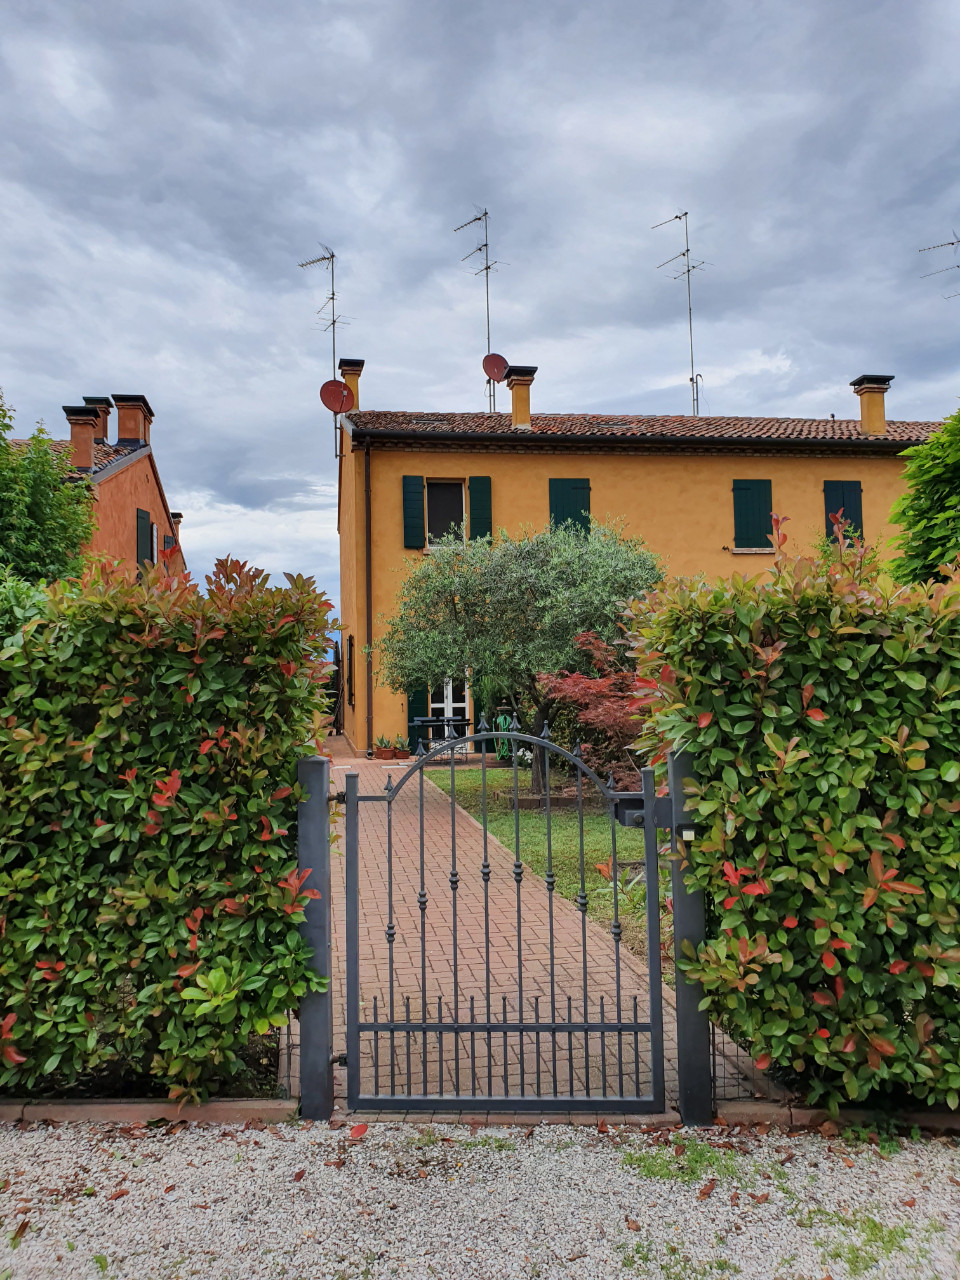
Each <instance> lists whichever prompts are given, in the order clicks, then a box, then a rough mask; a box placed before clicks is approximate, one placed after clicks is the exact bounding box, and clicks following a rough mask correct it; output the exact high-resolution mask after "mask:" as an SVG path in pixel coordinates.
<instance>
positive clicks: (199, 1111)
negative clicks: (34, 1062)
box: [0, 1098, 299, 1124]
mask: <svg viewBox="0 0 960 1280" xmlns="http://www.w3.org/2000/svg"><path fill="white" fill-rule="evenodd" d="M298 1115H299V1103H298V1102H297V1100H296V1099H295V1098H220V1099H217V1100H215V1101H213V1102H201V1103H199V1104H194V1105H193V1106H189V1105H188V1106H184V1107H179V1106H178V1105H177V1103H176V1102H168V1101H166V1100H165V1099H163V1098H129V1099H128V1098H89V1099H88V1098H77V1099H64V1098H55V1099H51V1100H50V1101H49V1102H42V1101H35V1100H34V1099H32V1098H25V1099H22V1100H20V1099H11V1100H10V1101H6V1102H0V1123H6V1124H17V1123H19V1122H21V1121H22V1122H24V1123H27V1124H30V1123H32V1122H35V1121H48V1120H55V1121H57V1122H58V1123H63V1122H67V1123H71V1122H75V1121H80V1122H83V1123H91V1122H96V1123H103V1122H104V1121H107V1122H109V1123H114V1124H147V1123H149V1122H150V1121H151V1120H167V1121H171V1122H176V1121H178V1120H179V1121H184V1122H187V1123H191V1122H192V1123H195V1124H244V1123H246V1121H248V1120H262V1121H264V1122H265V1123H268V1124H279V1123H282V1122H283V1121H287V1120H296V1119H297V1117H298Z"/></svg>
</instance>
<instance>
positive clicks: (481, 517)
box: [467, 476, 493, 540]
mask: <svg viewBox="0 0 960 1280" xmlns="http://www.w3.org/2000/svg"><path fill="white" fill-rule="evenodd" d="M467 495H468V497H469V500H470V538H471V540H472V539H473V538H487V537H489V536H490V535H491V534H492V533H493V500H492V497H491V489H490V477H489V476H470V478H469V479H468V480H467Z"/></svg>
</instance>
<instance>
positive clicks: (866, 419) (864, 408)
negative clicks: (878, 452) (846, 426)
mask: <svg viewBox="0 0 960 1280" xmlns="http://www.w3.org/2000/svg"><path fill="white" fill-rule="evenodd" d="M893 379H894V374H892V373H861V375H860V377H859V378H854V380H853V381H852V382H851V383H850V385H851V387H853V389H854V392H855V393H856V394H857V395H858V396H859V397H860V430H861V431H862V432H863V434H864V435H865V436H883V435H886V433H887V412H886V408H885V407H884V396H885V395H886V391H887V388H888V387H889V386H890V383H891V382H892V381H893Z"/></svg>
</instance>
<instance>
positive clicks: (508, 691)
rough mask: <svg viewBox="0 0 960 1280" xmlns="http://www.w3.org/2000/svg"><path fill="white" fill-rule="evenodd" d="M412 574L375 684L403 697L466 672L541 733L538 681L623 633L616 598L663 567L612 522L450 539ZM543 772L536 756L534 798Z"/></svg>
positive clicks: (585, 660)
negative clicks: (584, 644)
mask: <svg viewBox="0 0 960 1280" xmlns="http://www.w3.org/2000/svg"><path fill="white" fill-rule="evenodd" d="M408 564H409V572H408V574H407V576H406V577H405V578H404V581H403V583H402V585H401V587H400V590H399V593H398V595H397V601H396V607H395V609H394V612H393V614H392V616H390V617H389V618H387V619H384V620H381V621H382V623H383V633H382V638H381V639H380V641H379V642H378V643H377V645H376V651H377V654H378V657H379V671H380V679H381V681H382V682H383V683H385V684H387V685H389V686H390V687H391V688H392V689H395V690H397V691H398V692H400V691H404V690H410V689H414V688H417V687H419V686H421V685H427V686H428V687H429V686H434V687H436V686H437V685H439V684H442V683H443V681H444V680H447V679H462V678H463V675H464V672H465V671H467V672H469V675H470V681H471V683H472V685H473V687H474V688H475V689H476V688H479V687H483V688H484V690H485V691H487V694H488V697H489V696H490V694H493V695H495V696H496V697H499V698H504V699H506V700H509V701H510V702H512V704H513V705H514V707H515V708H519V707H520V706H521V705H523V706H525V707H527V708H529V709H530V711H531V717H530V718H531V723H530V731H531V732H532V733H534V734H537V735H539V734H540V733H542V732H543V727H544V724H545V723H546V722H547V719H548V717H549V715H550V711H551V706H552V699H551V697H550V695H549V694H548V692H547V691H546V689H545V688H544V686H543V684H542V682H541V679H540V677H541V675H543V674H547V673H555V672H559V671H588V670H589V669H590V664H589V657H588V655H587V654H585V652H584V650H583V649H582V648H581V647H579V646H578V645H577V644H576V638H577V636H579V635H581V634H582V633H583V632H585V631H592V632H594V633H596V634H597V635H598V636H600V637H601V638H602V639H603V640H605V641H607V642H608V643H612V642H613V641H615V640H616V639H617V638H618V637H619V636H620V634H621V629H620V617H621V601H624V600H629V599H631V598H632V597H634V596H635V595H637V594H638V593H639V592H642V591H644V590H645V589H646V588H647V587H650V586H652V585H653V584H654V583H655V582H658V581H659V580H660V578H661V577H662V573H661V569H660V564H659V561H658V560H657V558H656V556H655V555H653V553H652V552H650V551H649V550H648V549H647V547H646V546H645V545H644V543H643V542H641V541H640V540H639V539H637V538H629V537H627V536H626V535H625V534H624V532H623V530H622V527H620V526H618V525H601V524H596V523H595V524H593V525H592V526H591V528H590V531H589V533H584V532H583V531H582V530H581V529H580V528H578V527H577V526H576V525H574V524H572V523H568V524H564V525H560V526H559V527H558V526H550V527H549V528H547V529H544V530H542V531H539V532H535V531H523V532H521V534H520V536H519V537H516V538H511V537H509V536H508V535H507V534H506V533H505V532H504V531H503V530H501V531H500V532H499V533H498V535H497V536H496V537H495V538H490V537H486V538H478V539H476V540H475V541H469V542H467V541H464V540H463V538H462V537H457V536H453V535H451V536H448V537H446V538H444V539H443V540H442V541H440V542H439V543H437V544H436V545H435V546H433V547H432V548H431V550H430V553H429V554H428V555H425V556H423V557H422V558H418V559H417V560H412V561H409V562H408ZM539 782H540V768H539V761H538V759H537V753H535V755H534V768H533V779H532V783H533V789H534V790H535V791H536V790H538V789H539Z"/></svg>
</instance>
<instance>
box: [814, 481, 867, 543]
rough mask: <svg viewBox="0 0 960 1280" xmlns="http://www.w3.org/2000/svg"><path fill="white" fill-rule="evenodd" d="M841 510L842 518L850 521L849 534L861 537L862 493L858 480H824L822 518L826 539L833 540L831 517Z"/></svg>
mask: <svg viewBox="0 0 960 1280" xmlns="http://www.w3.org/2000/svg"><path fill="white" fill-rule="evenodd" d="M841 508H842V509H843V517H844V519H845V520H849V521H850V526H851V528H850V532H851V533H856V534H857V536H858V537H861V538H862V537H863V491H862V488H861V485H860V481H859V480H824V482H823V518H824V523H825V525H826V530H827V537H828V538H830V539H831V540H832V539H833V521H832V520H831V519H830V517H831V516H832V515H836V513H837V512H838V511H839V510H840V509H841Z"/></svg>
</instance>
